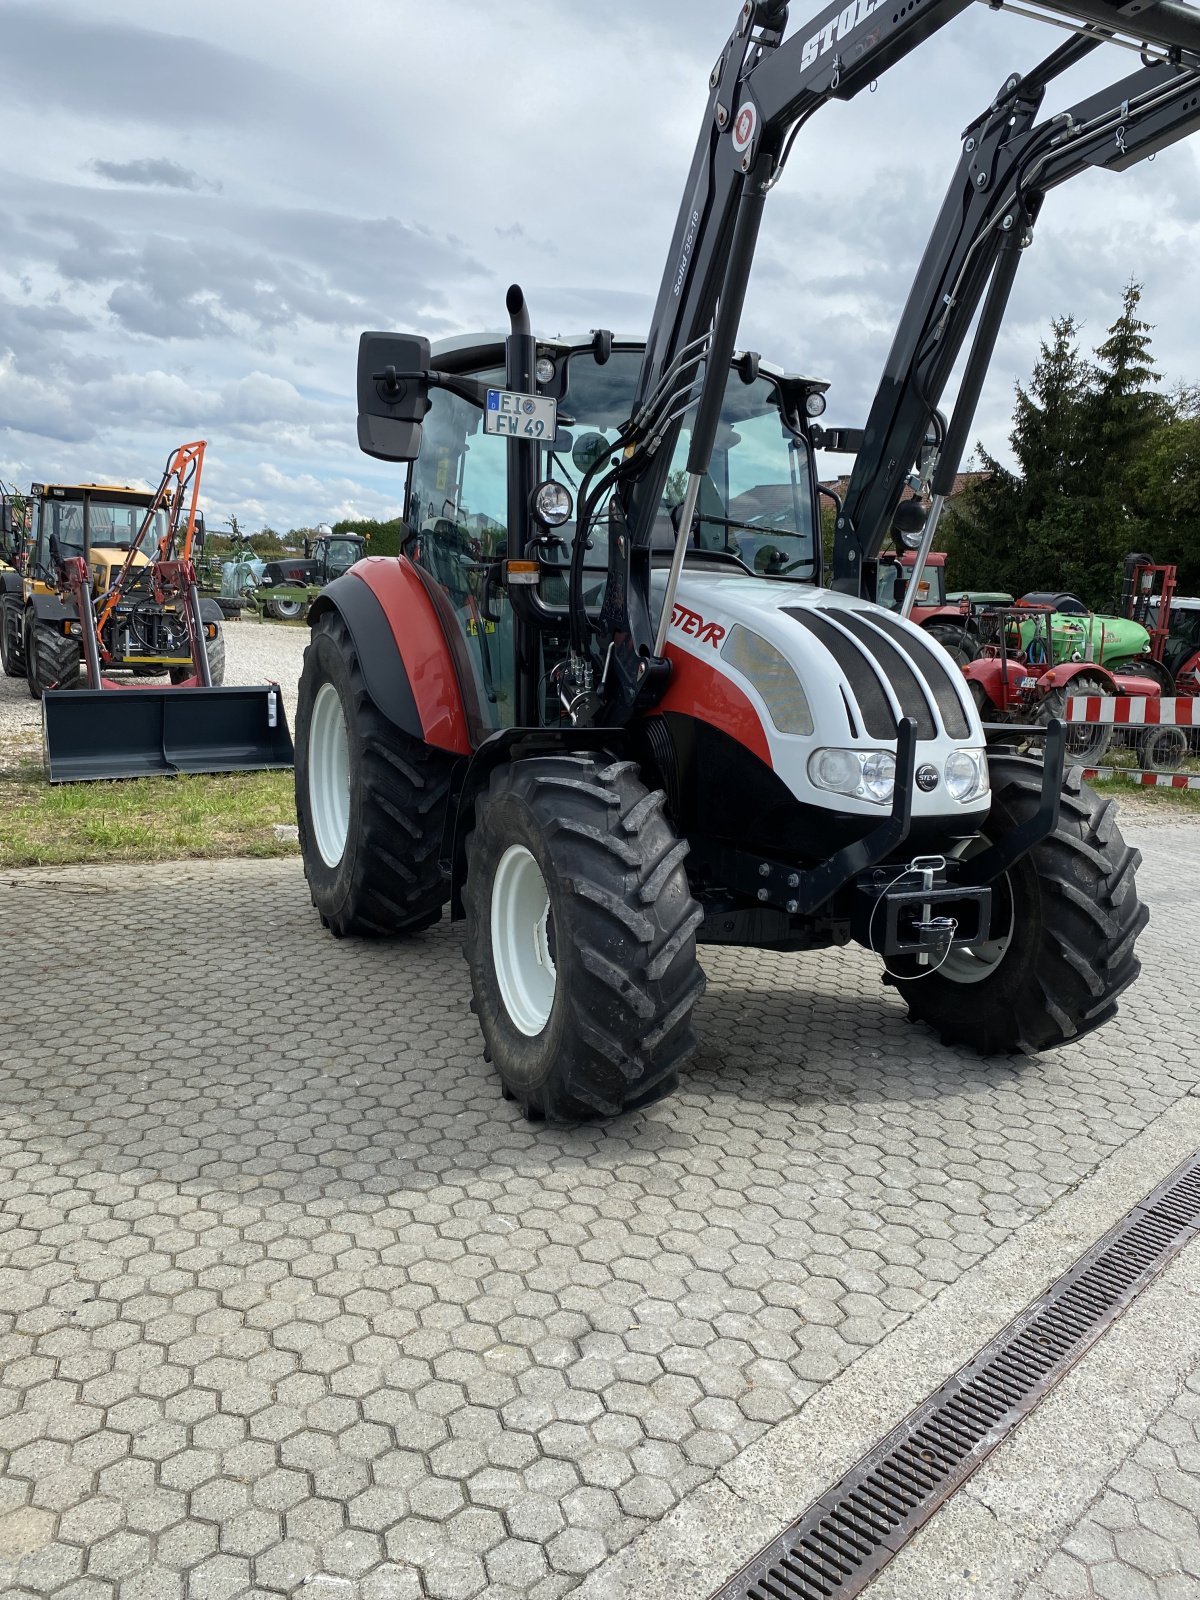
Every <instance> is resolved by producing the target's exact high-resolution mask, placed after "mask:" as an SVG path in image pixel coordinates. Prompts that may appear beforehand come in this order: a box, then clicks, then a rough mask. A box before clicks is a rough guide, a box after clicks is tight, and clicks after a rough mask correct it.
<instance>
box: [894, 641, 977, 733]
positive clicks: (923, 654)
mask: <svg viewBox="0 0 1200 1600" xmlns="http://www.w3.org/2000/svg"><path fill="white" fill-rule="evenodd" d="M871 622H872V623H873V624H874V626H875V627H877V628H881V629H882V630H883V631H884V633H886V634H887V635H888V636H889V638H892V639H894V640H895V641H896V643H897V644H898V645H899V646H900V648H901V649H902V650H903V651H904V653H905V654H906V655H907V656H910V657H911V658H912V660H913V661H915V662H916V665H917V671H918V672H919V673H920V674H921V676H922V678H924V680H925V682H926V683H927V684H928V685H929V687H930V688H931V689H932V690H933V695H934V699H935V700H936V701H937V708H938V711H939V712H940V713H941V718H942V725H943V726H944V728H945V729H946V732H947V733H948V734H949V735H950V737H951V738H952V739H965V738H967V736H968V735H969V734H970V732H971V724H970V723H969V722H968V721H967V713H966V711H965V709H964V707H963V702H962V695H961V693H960V690H959V687H958V686H957V685H956V684H955V683H954V680H953V679H952V678H951V676H950V669H949V668H948V667H947V666H946V663H945V661H944V660H943V659H942V657H941V656H940V655H939V654H938V652H937V651H936V650H935V649H934V647H933V645H932V644H930V643H929V641H928V640H927V639H924V638H922V637H921V636H920V635H917V636H916V637H914V636H913V635H912V634H911V633H909V632H907V630H906V629H904V628H902V627H901V626H900V624H899V623H898V622H897V621H896V619H895V617H889V616H888V615H887V613H886V612H873V613H872V615H871ZM957 670H958V669H957V668H955V671H957Z"/></svg>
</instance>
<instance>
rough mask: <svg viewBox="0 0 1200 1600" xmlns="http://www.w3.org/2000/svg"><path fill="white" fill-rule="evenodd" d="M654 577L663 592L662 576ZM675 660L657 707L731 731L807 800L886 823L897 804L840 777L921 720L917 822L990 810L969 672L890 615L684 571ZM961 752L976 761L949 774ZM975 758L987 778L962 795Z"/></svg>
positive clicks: (823, 593) (821, 595)
mask: <svg viewBox="0 0 1200 1600" xmlns="http://www.w3.org/2000/svg"><path fill="white" fill-rule="evenodd" d="M654 576H655V582H654V588H655V590H656V592H657V593H658V594H660V595H661V594H662V593H663V589H664V586H665V581H666V574H665V572H657V573H655V575H654ZM667 655H668V656H669V657H670V659H671V661H672V664H673V667H674V672H673V674H672V680H671V683H670V686H669V687H668V690H667V693H666V695H665V696H664V697H663V699H662V701H661V703H660V704H661V709H662V710H664V711H677V712H682V713H685V714H688V715H691V716H695V717H697V718H699V719H701V720H703V721H706V722H709V723H711V724H712V725H713V726H716V727H719V728H721V729H722V731H724V732H726V733H728V734H729V735H730V736H731V737H733V738H735V739H737V740H738V741H739V742H740V743H742V744H744V745H746V746H747V748H749V749H751V750H752V751H753V752H754V753H755V754H756V755H757V756H758V757H759V758H760V759H761V760H763V761H765V762H766V763H767V764H768V765H769V766H770V767H771V768H772V769H773V770H774V771H775V772H776V773H777V774H778V776H779V777H780V778H782V779H783V781H784V782H785V783H786V784H787V785H788V787H789V788H790V789H791V790H792V792H793V794H795V796H796V798H797V799H798V800H801V801H802V802H803V803H805V804H808V805H817V806H821V807H823V808H825V809H836V810H839V811H842V812H849V813H853V814H858V815H863V816H876V817H878V816H879V815H880V814H881V812H882V811H884V810H886V809H887V807H888V806H889V805H890V799H888V800H884V799H883V798H880V797H879V796H878V794H877V793H873V791H872V786H871V785H870V784H869V783H867V782H864V783H862V784H854V785H853V786H851V785H849V784H848V783H846V782H845V781H844V780H843V782H842V784H841V786H840V787H838V788H836V789H834V788H831V787H830V780H831V778H833V777H835V776H836V774H837V772H838V771H839V769H840V770H841V772H842V773H843V774H845V773H846V772H847V771H852V770H853V768H852V767H851V765H850V763H852V762H861V761H869V760H870V758H871V757H872V754H873V753H876V752H878V753H883V752H887V753H892V754H894V752H895V749H896V725H897V723H898V722H899V720H900V719H901V718H903V717H911V718H912V719H913V720H914V721H915V722H916V724H917V772H918V782H917V784H916V787H915V792H914V796H913V815H914V817H929V818H933V817H944V818H954V819H956V820H957V819H961V818H963V817H974V818H976V819H978V817H979V816H980V815H981V814H982V813H985V812H986V811H987V809H988V807H989V804H990V795H989V792H988V789H987V785H986V772H987V764H986V758H985V756H984V753H983V752H984V744H985V741H984V736H983V728H982V726H981V724H980V721H979V714H978V712H977V711H976V709H975V704H974V701H973V700H972V698H971V695H970V692H969V689H968V687H967V683H966V680H965V679H964V677H963V675H962V671H961V669H960V668H959V667H958V666H957V665H956V663H955V662H954V661H953V660H952V659H951V657H950V656H949V655H948V654H947V653H946V651H945V650H943V649H942V648H941V646H940V645H939V644H938V643H937V642H936V640H934V639H932V638H931V637H930V636H929V635H928V634H926V633H924V632H922V630H921V629H919V628H918V627H916V626H915V625H914V624H912V623H910V622H907V621H905V620H904V619H902V618H901V617H898V616H896V615H895V613H894V612H891V611H885V610H883V609H882V608H881V607H879V606H875V605H871V604H870V603H869V602H867V601H865V600H860V599H857V598H852V597H850V596H848V595H844V594H839V593H835V592H834V591H832V590H828V589H814V588H811V587H809V586H808V585H801V584H791V583H783V582H779V581H778V580H774V581H773V580H771V579H766V578H753V577H749V576H745V577H743V576H740V575H738V574H735V573H729V574H728V575H726V574H725V573H720V574H717V573H701V572H695V571H685V572H684V574H683V576H682V578H681V579H680V583H679V588H678V591H677V593H676V599H675V605H674V609H673V612H672V620H671V626H670V629H669V631H668V634H667ZM822 751H832V752H835V753H838V754H835V755H834V756H833V757H831V758H827V759H819V758H818V752H822ZM960 751H966V752H969V753H970V756H969V759H968V760H967V761H965V762H964V760H963V759H962V758H961V757H957V756H956V759H955V761H954V762H952V763H951V767H950V770H949V771H948V770H947V762H948V760H949V758H950V757H951V756H952V755H955V753H956V752H960ZM972 763H975V765H977V766H978V769H979V771H980V774H981V776H980V783H979V785H978V786H977V787H975V788H974V789H968V791H967V792H966V793H963V773H964V771H967V770H969V769H970V767H971V764H972ZM871 770H872V771H875V772H877V771H878V763H875V765H874V767H873V768H872V769H871ZM952 778H953V782H952V781H951V779H952ZM960 793H962V794H963V798H961V799H959V798H957V797H956V796H957V794H960Z"/></svg>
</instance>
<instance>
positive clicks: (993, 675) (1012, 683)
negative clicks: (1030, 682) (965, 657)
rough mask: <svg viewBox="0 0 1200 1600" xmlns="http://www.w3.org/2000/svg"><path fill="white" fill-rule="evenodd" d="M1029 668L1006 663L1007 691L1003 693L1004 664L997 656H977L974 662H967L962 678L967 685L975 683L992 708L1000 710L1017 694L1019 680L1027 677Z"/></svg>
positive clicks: (1011, 662)
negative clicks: (996, 707)
mask: <svg viewBox="0 0 1200 1600" xmlns="http://www.w3.org/2000/svg"><path fill="white" fill-rule="evenodd" d="M1028 672H1029V668H1028V667H1023V666H1021V665H1019V663H1017V662H1015V661H1012V660H1010V661H1009V662H1008V663H1007V678H1008V689H1007V693H1006V692H1005V676H1006V672H1005V663H1004V662H1003V661H1002V660H1001V659H1000V657H999V656H979V657H978V658H977V659H976V660H974V661H968V662H967V664H966V666H965V667H964V668H963V669H962V674H963V677H964V678H965V679H966V680H967V682H968V683H977V684H979V686H980V688H981V689H982V690H983V692H984V694H986V695H987V697H988V699H989V701H990V702H991V703H992V705H994V706H999V707H1000V708H1001V709H1002V710H1003V709H1004V708H1005V707H1006V706H1007V705H1008V703H1009V701H1010V700H1011V699H1012V698H1013V696H1014V695H1015V694H1016V693H1017V689H1018V686H1019V684H1020V682H1021V679H1022V678H1024V677H1026V676H1027V675H1028Z"/></svg>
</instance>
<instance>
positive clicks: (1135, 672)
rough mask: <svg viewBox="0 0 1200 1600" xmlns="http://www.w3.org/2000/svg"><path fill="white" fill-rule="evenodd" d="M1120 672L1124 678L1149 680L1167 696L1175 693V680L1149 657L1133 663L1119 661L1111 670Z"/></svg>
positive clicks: (1143, 657)
mask: <svg viewBox="0 0 1200 1600" xmlns="http://www.w3.org/2000/svg"><path fill="white" fill-rule="evenodd" d="M1111 670H1112V671H1113V672H1119V673H1120V674H1121V676H1122V677H1123V678H1149V679H1150V681H1151V682H1152V683H1156V684H1157V685H1158V687H1159V688H1160V689H1161V691H1162V693H1163V694H1164V695H1165V696H1168V697H1169V696H1171V695H1173V694H1174V693H1175V680H1174V678H1173V677H1172V676H1171V674H1170V673H1169V672H1168V671H1167V669H1166V667H1164V666H1162V665H1161V664H1160V663H1159V662H1157V661H1155V660H1153V659H1152V658H1151V657H1148V656H1138V657H1137V658H1136V659H1135V660H1133V661H1118V662H1117V664H1116V665H1115V666H1114V667H1113V668H1112V669H1111Z"/></svg>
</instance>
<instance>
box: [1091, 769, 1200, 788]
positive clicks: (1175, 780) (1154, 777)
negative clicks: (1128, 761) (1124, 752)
mask: <svg viewBox="0 0 1200 1600" xmlns="http://www.w3.org/2000/svg"><path fill="white" fill-rule="evenodd" d="M1083 775H1084V777H1085V778H1087V779H1088V780H1089V781H1090V780H1091V779H1092V778H1124V779H1125V781H1126V783H1136V784H1137V785H1138V787H1139V788H1141V789H1200V772H1138V771H1137V770H1136V769H1135V768H1133V767H1085V768H1084V773H1083Z"/></svg>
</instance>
